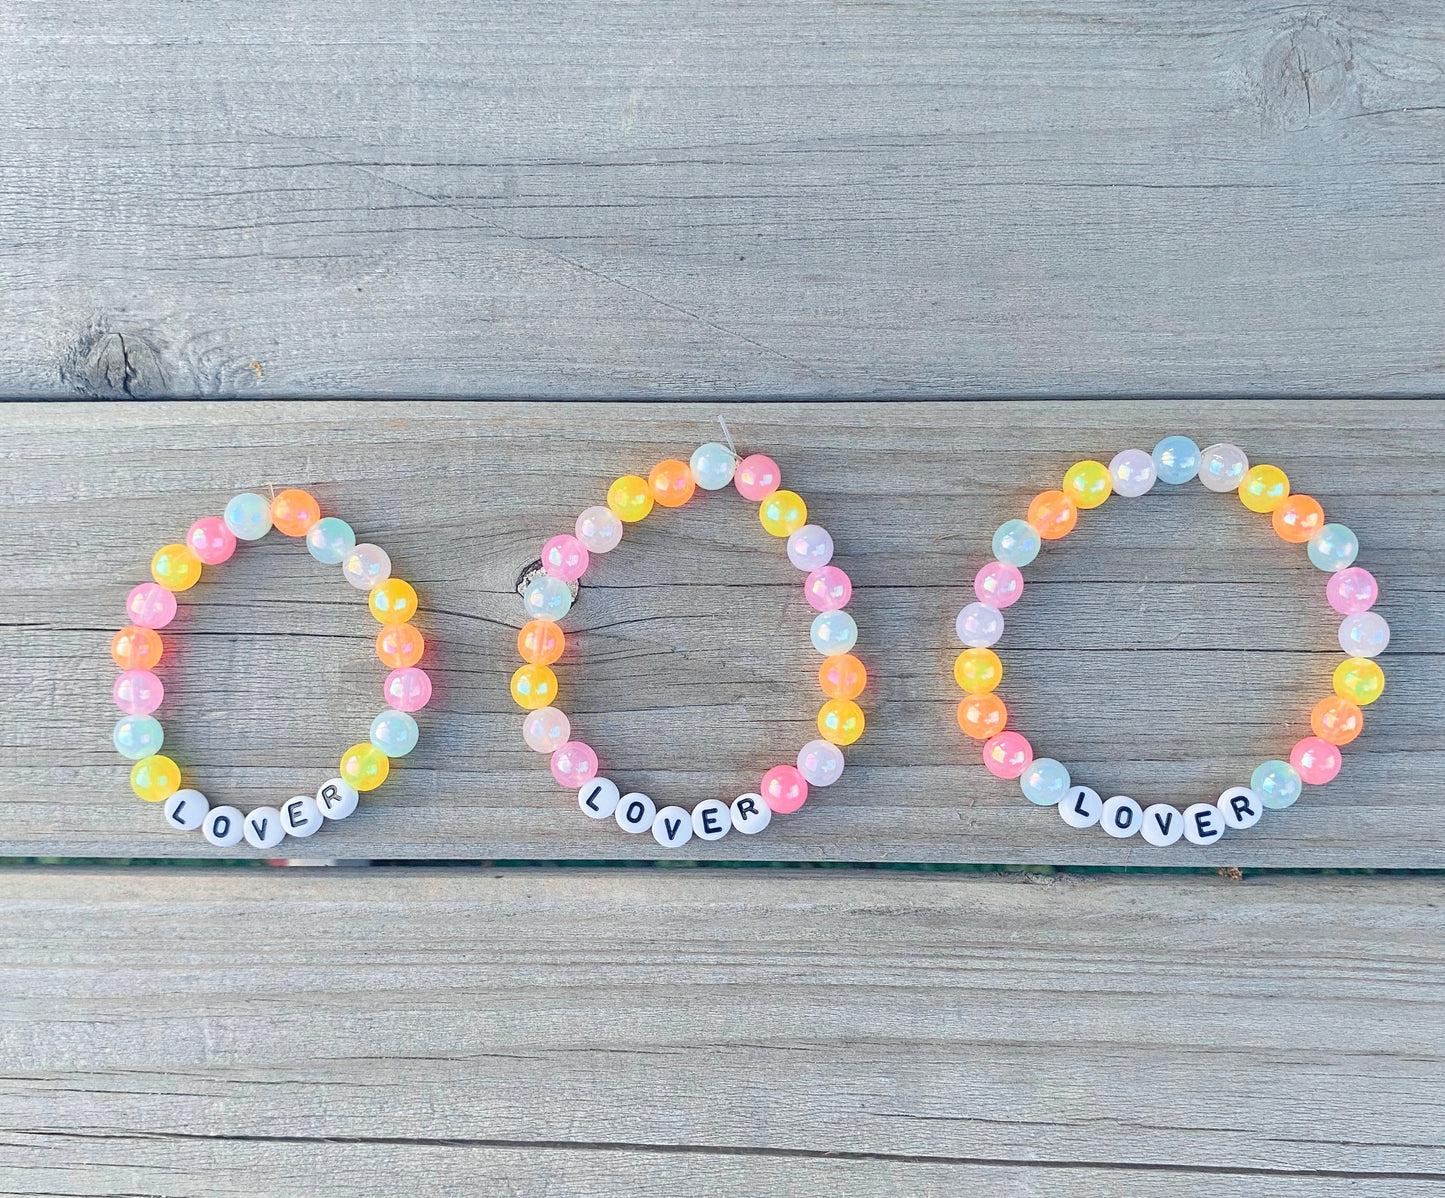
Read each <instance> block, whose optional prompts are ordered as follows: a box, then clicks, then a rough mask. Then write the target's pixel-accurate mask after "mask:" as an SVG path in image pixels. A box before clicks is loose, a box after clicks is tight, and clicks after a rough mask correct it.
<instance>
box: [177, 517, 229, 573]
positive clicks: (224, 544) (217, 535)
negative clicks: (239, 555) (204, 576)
mask: <svg viewBox="0 0 1445 1198" xmlns="http://www.w3.org/2000/svg"><path fill="white" fill-rule="evenodd" d="M186 544H187V546H189V547H190V550H191V552H192V553H194V554H195V555H196V556H197V557H198V558H200V559H201V562H202V563H203V564H205V565H207V566H219V565H220V564H221V563H222V562H224V561H227V560H228V559H229V558H230V556H231V554H233V553H235V552H236V534H235V533H233V532H232V531H231V530H230V529H229V528H227V527H226V522H225V521H224V520H223V519H221V517H219V516H202V517H201V518H200V519H199V520H197V521H196V522H195V523H194V524H192V525H191V527H190V529H189V530H188V531H187V532H186Z"/></svg>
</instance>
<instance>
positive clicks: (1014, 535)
mask: <svg viewBox="0 0 1445 1198" xmlns="http://www.w3.org/2000/svg"><path fill="white" fill-rule="evenodd" d="M1043 543H1044V540H1043V538H1042V537H1041V536H1039V530H1038V529H1037V528H1035V527H1034V526H1033V525H1032V524H1030V523H1029V522H1028V521H1027V520H1005V521H1004V522H1003V523H1002V524H1000V525H999V526H998V527H997V528H996V529H994V534H993V555H994V557H996V558H998V560H999V561H1001V562H1003V563H1004V565H1006V566H1027V565H1028V564H1029V563H1030V562H1031V561H1033V560H1034V558H1036V557H1038V555H1039V548H1040V546H1042V545H1043Z"/></svg>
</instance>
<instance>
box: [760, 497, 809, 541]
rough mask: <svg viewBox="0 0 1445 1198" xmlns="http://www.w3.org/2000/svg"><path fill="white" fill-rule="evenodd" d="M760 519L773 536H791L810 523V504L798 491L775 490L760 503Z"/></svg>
mask: <svg viewBox="0 0 1445 1198" xmlns="http://www.w3.org/2000/svg"><path fill="white" fill-rule="evenodd" d="M758 519H759V520H761V521H762V525H763V528H764V530H765V531H766V532H768V533H769V534H770V535H771V536H775V537H790V536H792V535H793V534H794V533H795V532H797V531H798V529H800V528H802V527H803V526H804V525H805V524H807V523H808V505H807V504H806V503H804V502H803V497H802V496H801V495H799V494H798V493H797V492H796V491H773V492H772V493H771V494H769V495H768V496H767V497H766V498H765V499H764V500H763V501H762V502H761V503H760V504H758Z"/></svg>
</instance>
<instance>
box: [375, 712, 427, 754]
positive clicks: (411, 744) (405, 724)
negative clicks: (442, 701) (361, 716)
mask: <svg viewBox="0 0 1445 1198" xmlns="http://www.w3.org/2000/svg"><path fill="white" fill-rule="evenodd" d="M419 735H420V733H419V732H418V731H417V726H416V721H415V720H414V719H412V718H411V716H409V715H407V714H406V712H404V711H392V710H391V709H390V708H388V709H387V710H386V711H383V712H382V713H381V714H380V715H379V716H377V717H376V719H374V720H372V721H371V743H372V744H374V745H375V746H376V747H377V748H378V749H380V750H381V751H382V752H383V753H385V754H386V755H387V756H388V757H405V756H406V755H407V754H408V753H410V752H411V751H412V750H413V749H414V748H416V740H417V737H418V736H419Z"/></svg>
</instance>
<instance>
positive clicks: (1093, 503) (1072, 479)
mask: <svg viewBox="0 0 1445 1198" xmlns="http://www.w3.org/2000/svg"><path fill="white" fill-rule="evenodd" d="M1113 489H1114V484H1113V481H1112V480H1111V479H1110V477H1109V467H1107V466H1106V465H1104V463H1103V462H1096V461H1093V460H1092V459H1089V460H1086V461H1083V462H1075V463H1074V464H1073V465H1072V466H1070V467H1069V469H1068V470H1067V471H1066V472H1065V474H1064V485H1063V488H1062V490H1063V492H1064V494H1065V495H1067V496H1068V497H1069V498H1070V499H1072V500H1073V501H1074V506H1075V507H1078V508H1081V509H1087V508H1095V507H1098V506H1099V505H1100V504H1101V503H1103V502H1104V500H1106V499H1108V498H1109V495H1110V493H1111V492H1112V491H1113Z"/></svg>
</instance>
